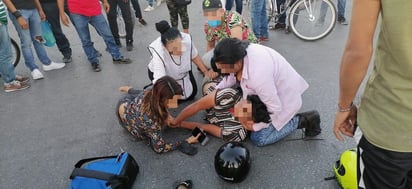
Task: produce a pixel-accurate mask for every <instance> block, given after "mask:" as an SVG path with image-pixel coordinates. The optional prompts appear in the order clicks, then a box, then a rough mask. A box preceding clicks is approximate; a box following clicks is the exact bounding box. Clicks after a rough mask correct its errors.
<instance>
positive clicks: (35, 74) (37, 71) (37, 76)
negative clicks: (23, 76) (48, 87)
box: [31, 69, 44, 80]
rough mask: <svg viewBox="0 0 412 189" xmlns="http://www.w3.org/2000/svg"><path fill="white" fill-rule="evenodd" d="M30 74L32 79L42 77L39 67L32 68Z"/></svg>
mask: <svg viewBox="0 0 412 189" xmlns="http://www.w3.org/2000/svg"><path fill="white" fill-rule="evenodd" d="M31 76H32V77H33V79H34V80H39V79H43V78H44V77H43V74H42V73H41V72H40V70H39V69H34V70H33V71H32V72H31Z"/></svg>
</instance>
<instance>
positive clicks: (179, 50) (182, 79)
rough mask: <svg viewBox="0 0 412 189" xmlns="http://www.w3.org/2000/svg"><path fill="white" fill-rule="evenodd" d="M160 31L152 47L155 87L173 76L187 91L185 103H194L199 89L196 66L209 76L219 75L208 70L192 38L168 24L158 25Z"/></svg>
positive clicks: (184, 97) (152, 74)
mask: <svg viewBox="0 0 412 189" xmlns="http://www.w3.org/2000/svg"><path fill="white" fill-rule="evenodd" d="M156 30H157V31H158V32H159V33H160V37H158V38H157V39H156V40H154V41H153V42H152V43H151V44H150V45H149V47H148V49H149V52H150V53H151V56H152V59H151V60H150V63H149V65H148V73H149V79H150V80H151V81H152V83H153V84H154V83H156V81H157V80H158V79H159V78H161V77H163V76H165V75H168V76H171V77H172V78H174V79H175V80H176V81H177V82H178V83H179V84H180V86H181V87H182V88H183V96H182V100H190V99H193V98H194V97H195V96H196V93H197V85H196V80H195V78H194V76H193V73H192V62H193V63H194V64H196V66H197V67H198V68H199V69H200V71H201V72H202V73H203V74H204V75H205V76H208V77H212V78H213V77H215V76H216V75H217V74H216V73H214V72H213V71H212V70H210V69H208V68H207V67H206V66H205V64H204V63H203V61H202V59H201V58H200V56H199V54H198V51H197V48H196V46H195V45H194V43H193V41H192V37H191V36H190V35H189V34H186V33H183V32H180V31H179V30H177V29H176V28H172V27H170V25H169V23H167V21H165V20H162V21H160V22H158V23H156Z"/></svg>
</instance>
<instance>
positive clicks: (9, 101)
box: [0, 0, 355, 189]
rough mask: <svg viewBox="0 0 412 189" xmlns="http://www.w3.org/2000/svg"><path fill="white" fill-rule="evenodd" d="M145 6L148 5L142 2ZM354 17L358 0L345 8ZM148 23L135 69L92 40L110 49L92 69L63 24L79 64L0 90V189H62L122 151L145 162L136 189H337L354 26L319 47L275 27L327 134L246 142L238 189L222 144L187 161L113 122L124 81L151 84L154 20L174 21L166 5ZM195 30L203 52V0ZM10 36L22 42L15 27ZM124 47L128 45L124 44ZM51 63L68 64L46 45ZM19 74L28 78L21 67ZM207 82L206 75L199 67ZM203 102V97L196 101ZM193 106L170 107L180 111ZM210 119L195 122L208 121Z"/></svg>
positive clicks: (275, 43)
mask: <svg viewBox="0 0 412 189" xmlns="http://www.w3.org/2000/svg"><path fill="white" fill-rule="evenodd" d="M140 5H141V7H142V9H144V8H145V7H146V6H147V3H146V1H143V0H140ZM346 14H347V17H348V19H349V17H350V14H351V1H348V4H347V13H346ZM143 15H144V18H145V19H146V21H147V22H148V25H147V26H142V25H140V24H139V23H138V22H136V26H135V33H134V38H135V42H134V45H135V49H134V50H133V51H132V52H127V51H126V50H125V48H124V47H123V48H122V49H121V50H122V52H123V53H124V55H125V56H126V57H130V58H131V59H133V63H132V64H129V65H114V64H112V61H111V57H110V55H109V54H108V53H107V52H106V51H105V45H104V42H103V41H102V38H100V37H99V36H97V35H96V33H95V31H94V29H92V31H93V40H94V42H95V46H96V48H97V49H98V50H99V51H101V52H102V53H103V57H101V59H100V61H101V67H102V69H103V70H102V72H99V73H95V72H93V71H92V69H91V66H90V64H89V63H88V61H87V58H86V56H85V54H84V53H83V49H82V47H81V43H80V40H79V38H78V35H77V33H76V31H75V30H74V28H73V26H71V27H69V28H66V27H65V28H64V31H65V33H66V34H67V36H68V38H69V40H70V42H71V45H72V48H73V63H70V64H67V66H66V67H65V68H64V69H62V70H56V71H50V72H43V73H44V75H45V79H43V80H40V81H31V84H32V86H31V88H30V89H28V90H24V91H19V92H15V93H5V92H3V90H1V91H0V102H1V103H0V150H1V152H0V188H4V189H15V188H16V189H20V188H22V189H28V188H36V189H37V188H38V189H55V188H56V189H60V188H68V187H69V182H70V180H69V175H70V173H71V171H72V169H73V166H74V164H75V163H76V162H77V161H78V160H80V159H82V158H88V157H93V156H106V155H112V154H116V153H118V152H119V151H120V149H123V150H126V151H128V152H129V153H131V154H132V155H133V156H134V158H135V159H136V160H137V162H138V164H139V165H140V173H139V175H138V176H137V179H136V181H135V184H134V188H143V189H145V188H162V189H163V188H164V189H167V188H172V187H173V183H174V182H175V181H177V180H185V179H192V180H193V183H194V188H281V189H283V188H285V189H289V188H297V189H298V188H307V189H315V188H326V189H334V188H338V185H337V184H336V182H335V181H333V180H332V181H324V178H325V177H329V176H332V175H333V172H332V166H333V164H334V162H335V161H336V160H337V159H338V158H339V155H340V153H341V152H342V151H344V150H345V149H347V148H351V147H354V146H355V142H354V141H353V139H346V140H345V142H339V141H337V140H336V138H335V137H334V135H333V133H332V122H333V118H334V112H335V110H336V102H337V96H338V72H339V63H340V58H341V54H342V51H343V47H344V44H345V40H346V37H347V33H348V30H349V26H342V25H339V24H337V25H336V27H335V29H334V31H333V32H332V33H331V34H330V35H329V36H328V37H326V38H324V39H321V40H319V41H315V42H305V41H302V40H299V39H298V38H297V37H295V36H294V35H293V34H285V33H284V32H283V31H270V41H268V42H266V43H265V45H267V46H269V47H272V48H274V49H276V50H277V51H279V52H280V53H281V54H282V55H283V56H284V57H285V58H286V59H287V60H288V61H289V62H290V63H291V64H292V65H293V66H294V68H295V69H296V70H297V71H298V72H299V73H301V74H302V75H303V77H304V78H305V79H306V80H307V81H308V83H309V84H310V88H309V89H308V90H307V91H306V92H305V93H304V96H303V106H302V109H301V111H307V110H311V109H317V110H318V111H319V112H320V114H321V120H322V123H321V127H322V129H323V130H322V134H320V135H319V136H318V137H316V138H317V139H322V140H299V139H301V136H302V133H301V131H296V132H294V133H293V134H292V135H290V136H288V137H287V138H286V139H284V140H282V141H280V142H278V143H276V144H273V145H269V146H266V147H256V146H254V145H253V144H252V143H251V142H250V141H246V142H245V145H246V146H247V148H248V149H249V151H250V153H251V158H252V166H251V170H250V172H249V175H248V177H247V178H246V180H244V181H243V182H241V183H237V184H232V183H228V182H225V181H223V180H221V179H220V178H218V176H217V174H216V173H215V171H214V166H213V160H214V155H215V153H216V151H217V149H218V148H219V147H220V146H221V145H222V144H224V142H223V141H222V140H220V139H217V138H212V139H211V140H210V141H209V143H208V144H207V145H206V146H200V145H197V147H198V150H199V152H198V154H196V155H195V156H187V155H185V154H183V153H181V152H179V151H175V152H170V153H166V154H156V153H155V152H153V151H152V150H151V148H150V147H149V146H147V144H146V143H145V142H139V141H136V140H135V139H133V137H131V135H130V134H129V133H128V132H127V131H125V130H124V129H123V128H121V127H120V126H119V125H118V123H117V120H116V117H115V114H114V112H115V108H114V107H115V104H116V101H117V100H118V98H119V97H120V96H121V93H120V92H119V91H118V88H119V86H121V85H131V86H134V87H136V88H141V87H143V86H144V85H146V84H148V83H149V80H148V79H147V68H146V66H147V64H148V62H149V60H150V55H149V52H148V50H147V49H146V46H147V45H148V44H149V43H150V42H151V41H153V40H154V39H155V38H157V37H158V36H159V33H158V32H157V31H156V30H155V27H154V23H155V22H158V21H160V20H162V19H165V20H169V14H168V10H167V7H166V4H165V3H163V4H162V5H161V6H160V7H156V9H155V10H154V11H152V12H148V13H147V12H143ZM189 15H190V33H191V34H192V36H193V39H194V42H195V43H196V46H197V48H198V49H199V52H200V53H201V54H203V53H204V52H205V46H206V42H205V40H204V32H203V23H204V18H203V16H202V11H201V1H200V0H199V1H193V2H192V4H191V5H189ZM9 26H10V33H11V35H12V36H13V37H14V38H16V32H15V30H14V28H13V27H12V26H11V24H9ZM122 42H123V44H125V43H124V41H122ZM47 51H48V52H49V55H50V57H51V59H52V60H54V61H59V60H61V58H62V57H61V54H60V53H59V52H58V50H57V48H56V47H52V48H47ZM16 71H17V73H20V74H25V75H30V72H29V71H28V69H27V68H26V67H25V66H24V63H23V61H21V62H20V64H19V65H18V67H17V68H16ZM194 71H195V74H196V76H197V78H198V83H199V84H200V82H201V79H202V78H201V76H200V74H199V72H198V71H197V70H196V69H194ZM198 98H199V95H198ZM185 105H187V103H183V104H181V106H180V108H178V109H176V110H172V111H171V112H172V114H173V115H176V114H177V113H178V112H179V111H180V110H181V109H182V108H183V107H184V106H185ZM203 115H204V114H203V113H199V114H197V115H196V116H195V117H192V118H191V119H190V120H194V121H202V116H203ZM165 135H166V138H167V139H170V140H176V139H183V138H185V137H187V136H189V135H190V131H188V130H179V129H167V130H166V131H165Z"/></svg>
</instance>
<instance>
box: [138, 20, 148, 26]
mask: <svg viewBox="0 0 412 189" xmlns="http://www.w3.org/2000/svg"><path fill="white" fill-rule="evenodd" d="M139 22H140V23H141V24H142V25H143V26H146V25H147V22H146V20H144V19H143V18H139Z"/></svg>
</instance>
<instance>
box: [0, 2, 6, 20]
mask: <svg viewBox="0 0 412 189" xmlns="http://www.w3.org/2000/svg"><path fill="white" fill-rule="evenodd" d="M0 22H1V23H2V24H7V9H6V6H4V4H3V1H1V0H0Z"/></svg>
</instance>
